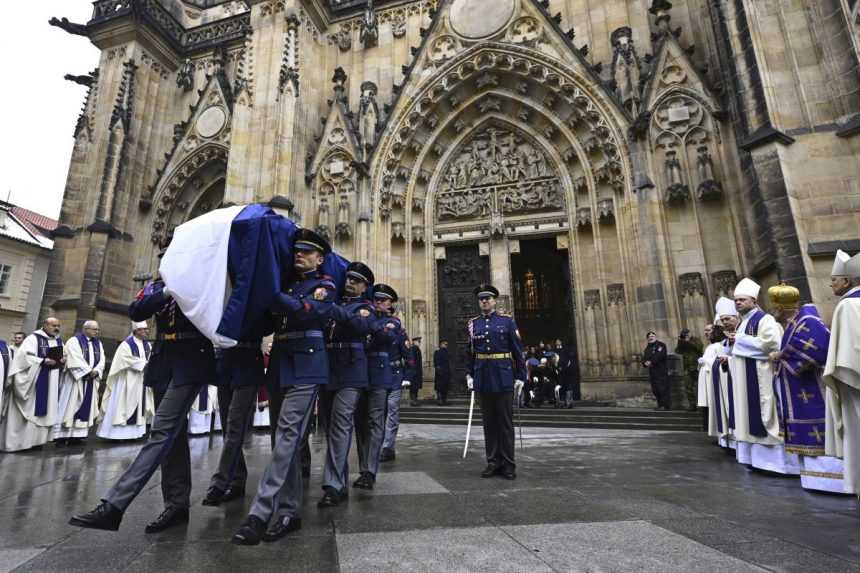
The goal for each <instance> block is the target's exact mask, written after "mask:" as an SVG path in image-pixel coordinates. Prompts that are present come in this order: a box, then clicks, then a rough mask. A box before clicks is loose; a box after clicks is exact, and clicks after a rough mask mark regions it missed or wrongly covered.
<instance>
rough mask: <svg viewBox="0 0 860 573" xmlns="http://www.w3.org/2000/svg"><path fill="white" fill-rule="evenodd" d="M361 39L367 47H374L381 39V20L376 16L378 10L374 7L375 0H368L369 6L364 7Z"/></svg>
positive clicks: (362, 43)
mask: <svg viewBox="0 0 860 573" xmlns="http://www.w3.org/2000/svg"><path fill="white" fill-rule="evenodd" d="M359 40H361V45H363V46H364V47H365V48H372V47H373V46H375V45H376V44H377V42H378V41H379V21H378V20H377V18H376V10H374V9H373V0H367V6H366V7H365V8H364V17H363V18H362V19H361V32H360V34H359Z"/></svg>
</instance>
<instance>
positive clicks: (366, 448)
mask: <svg viewBox="0 0 860 573" xmlns="http://www.w3.org/2000/svg"><path fill="white" fill-rule="evenodd" d="M395 302H397V292H396V291H395V290H394V289H393V288H391V287H390V286H388V285H386V284H382V283H380V284H377V285H376V286H374V287H373V305H374V317H375V322H374V327H373V333H372V335H371V338H370V343H369V344H368V346H367V366H368V368H367V371H368V385H367V390H366V391H365V392H364V393H363V395H362V397H361V399H360V400H359V404H358V407H357V408H356V413H355V445H356V448H357V450H358V464H359V469H360V472H361V475H360V476H359V478H358V479H357V480H355V482H354V483H353V484H352V487H356V488H359V489H373V484H374V483H376V474H377V473H379V458H380V450H381V449H382V440H383V439H384V437H385V410H386V405H387V401H388V393H389V391H390V389H391V388H393V387H395V386H396V387H397V388H400V383H401V382H400V381H399V380H396V379H395V378H394V377H393V376H392V371H391V370H392V369H391V362H390V359H389V353H390V352H391V347H392V346H393V345H395V344H397V343H398V340H399V338H398V336H399V335H398V333H399V331H400V321H399V320H397V319H396V318H394V317H393V316H391V307H392V305H393V304H394V303H395Z"/></svg>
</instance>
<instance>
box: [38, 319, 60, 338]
mask: <svg viewBox="0 0 860 573" xmlns="http://www.w3.org/2000/svg"><path fill="white" fill-rule="evenodd" d="M42 330H44V331H45V334H47V335H48V336H57V335H58V334H60V319H58V318H56V317H54V316H49V317H48V318H46V319H45V320H44V322H42Z"/></svg>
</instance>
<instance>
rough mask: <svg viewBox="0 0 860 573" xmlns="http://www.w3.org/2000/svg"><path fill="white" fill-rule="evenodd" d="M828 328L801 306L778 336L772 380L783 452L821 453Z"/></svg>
mask: <svg viewBox="0 0 860 573" xmlns="http://www.w3.org/2000/svg"><path fill="white" fill-rule="evenodd" d="M829 344H830V331H829V330H828V329H827V327H826V326H825V325H824V322H822V320H821V317H820V315H819V314H818V311H817V310H816V308H815V306H813V305H811V304H806V305H803V306H802V307H801V308H800V312H799V313H798V314H797V316H796V317H795V318H794V320H792V321H791V322H790V323H789V324H788V327H787V328H786V329H785V333H784V334H783V336H782V347H781V349H780V353H781V358H780V361H779V369H778V370H777V373H776V381H777V384H778V385H779V393H780V410H781V416H780V422H781V426H782V427H781V428H780V430H781V431H782V433H783V434H784V436H785V451H787V452H793V453H797V454H804V455H808V456H823V455H824V429H825V428H824V419H825V406H824V387H823V385H822V382H821V372H822V369H823V368H824V364H825V362H826V361H827V347H828V345H829Z"/></svg>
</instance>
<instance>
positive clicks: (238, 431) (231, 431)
mask: <svg viewBox="0 0 860 573" xmlns="http://www.w3.org/2000/svg"><path fill="white" fill-rule="evenodd" d="M225 399H226V400H225ZM222 400H225V403H222ZM256 404H257V387H256V386H237V387H235V388H219V389H218V407H219V408H221V411H222V414H221V423H222V424H223V425H224V431H223V435H224V445H223V446H222V447H221V457H220V458H219V460H218V471H217V472H215V475H213V476H212V481H211V482H210V483H209V486H210V487H215V488H218V489H219V490H221V491H224V490H226V489H227V487H229V486H231V485H232V486H234V487H237V488H239V489H244V488H245V481H246V480H247V479H248V467H247V466H246V465H245V454H244V453H243V452H242V446H243V445H244V444H245V435H246V434H247V432H248V426H249V418H250V417H251V412H252V411H253V409H254V406H256ZM222 406H223V408H222ZM224 410H226V413H227V415H226V416H224V414H223V412H224Z"/></svg>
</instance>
